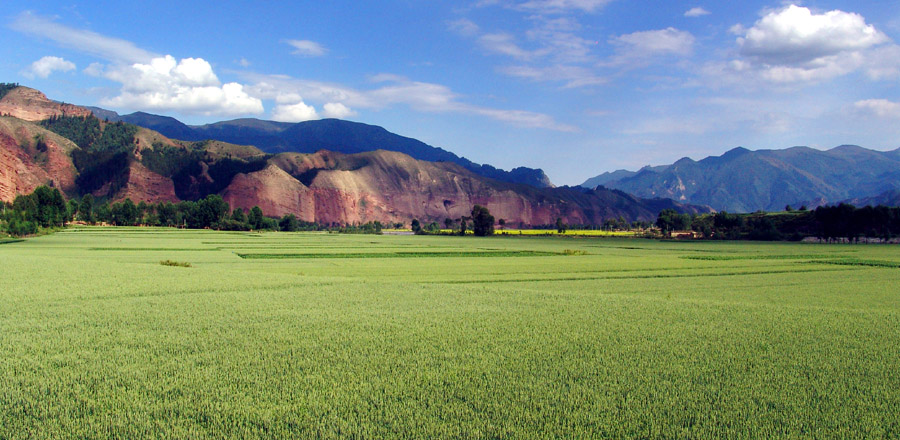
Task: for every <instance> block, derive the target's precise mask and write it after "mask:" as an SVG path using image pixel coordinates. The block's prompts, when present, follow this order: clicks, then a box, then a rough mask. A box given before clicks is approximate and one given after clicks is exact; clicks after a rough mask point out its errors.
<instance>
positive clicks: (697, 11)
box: [684, 6, 710, 17]
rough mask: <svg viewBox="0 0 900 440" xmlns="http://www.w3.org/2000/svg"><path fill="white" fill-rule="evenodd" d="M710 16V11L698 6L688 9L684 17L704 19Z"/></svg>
mask: <svg viewBox="0 0 900 440" xmlns="http://www.w3.org/2000/svg"><path fill="white" fill-rule="evenodd" d="M709 14H710V12H709V11H707V10H706V9H703V8H701V7H699V6H697V7H696V8H691V9H688V10H687V12H685V13H684V16H685V17H702V16H704V15H709Z"/></svg>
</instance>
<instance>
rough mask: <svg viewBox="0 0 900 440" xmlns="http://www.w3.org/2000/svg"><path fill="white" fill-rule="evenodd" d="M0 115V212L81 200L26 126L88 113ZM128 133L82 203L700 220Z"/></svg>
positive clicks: (27, 93) (59, 163)
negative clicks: (27, 196) (23, 197)
mask: <svg viewBox="0 0 900 440" xmlns="http://www.w3.org/2000/svg"><path fill="white" fill-rule="evenodd" d="M0 113H3V114H10V115H13V116H3V117H0V200H3V201H7V202H8V201H11V200H13V199H14V198H15V196H16V195H17V194H23V193H29V192H31V191H32V190H33V189H34V188H35V187H37V186H38V185H41V184H45V185H52V186H55V187H58V188H60V189H61V190H62V191H64V192H65V193H66V194H67V195H68V196H70V197H71V196H78V195H81V194H83V193H85V192H86V190H85V188H79V187H78V185H77V184H76V182H77V181H78V176H79V172H78V169H76V167H75V166H74V164H73V160H72V154H73V151H74V150H76V149H78V148H79V147H78V146H77V145H75V144H74V143H73V142H72V141H70V140H68V139H65V138H62V137H61V136H58V135H56V134H54V133H52V132H50V131H48V130H46V129H44V128H42V127H41V126H39V125H37V124H36V123H34V122H29V121H38V120H41V119H45V118H49V117H52V116H60V115H63V116H89V115H90V112H88V111H87V110H86V109H83V108H80V107H76V106H71V105H67V104H59V103H55V102H52V101H50V100H48V99H47V98H46V97H45V96H44V95H43V94H42V93H40V92H38V91H36V90H32V89H27V88H23V87H20V88H18V89H14V90H12V91H11V92H9V94H7V95H6V97H4V98H3V99H2V100H0ZM136 133H137V134H136V135H135V136H134V141H133V142H132V144H129V145H126V146H124V150H123V151H124V152H125V153H126V154H127V156H128V157H127V160H126V161H124V162H121V163H120V165H119V166H120V168H121V169H118V170H111V171H114V172H112V173H110V174H111V175H114V176H115V177H114V178H111V179H110V181H109V182H107V183H105V184H103V185H100V186H98V187H96V188H93V189H91V190H90V191H89V192H91V193H92V194H94V195H95V196H96V197H105V198H109V199H111V200H123V199H125V198H126V197H127V198H130V199H132V200H133V201H136V202H138V201H146V202H159V201H177V200H179V195H181V196H182V198H195V197H198V196H202V195H205V194H204V192H209V191H213V192H217V193H219V194H221V195H222V196H223V198H224V199H225V200H226V201H227V202H228V203H229V204H231V205H232V207H241V208H245V209H249V208H251V207H253V206H259V207H261V208H262V210H263V212H264V213H265V214H266V215H270V216H281V215H284V214H288V213H293V214H295V215H297V216H298V217H299V218H300V219H303V220H306V221H315V222H319V223H340V224H351V223H364V222H367V221H373V220H378V221H382V222H395V221H404V222H406V221H409V219H411V218H418V219H420V220H424V221H438V222H442V221H443V220H444V219H445V218H459V217H460V216H464V215H468V214H469V212H470V211H471V209H472V206H473V205H475V204H480V205H483V206H487V207H488V209H489V210H490V211H491V213H492V214H493V215H494V216H495V217H496V218H503V219H506V220H507V222H509V223H510V224H522V225H539V224H551V223H553V222H554V221H555V220H556V218H557V217H561V218H562V219H563V220H564V221H566V222H567V223H572V224H591V223H593V224H596V223H601V222H602V221H603V220H605V219H609V218H613V217H619V216H622V217H625V218H626V219H642V220H651V219H654V218H655V217H656V215H657V213H658V212H659V211H660V210H662V209H665V208H675V209H678V210H680V211H687V212H698V211H703V210H704V208H699V207H691V206H685V205H680V204H677V203H675V202H673V201H671V200H668V199H665V200H659V199H656V200H646V199H639V198H636V197H633V196H630V195H628V194H625V193H622V192H619V191H610V190H605V189H596V190H587V189H583V188H566V187H563V188H535V187H531V186H528V185H522V184H512V183H505V182H499V181H496V180H492V179H488V178H484V177H481V176H479V175H476V174H474V173H472V172H470V171H468V170H466V169H465V168H463V167H461V166H459V165H456V164H453V163H449V162H427V161H421V160H416V159H413V158H411V157H409V156H407V155H405V154H402V153H397V152H391V151H384V150H377V151H371V152H364V153H358V154H340V153H334V152H329V151H320V152H317V153H314V154H299V153H283V154H279V155H275V156H266V155H265V154H264V153H263V152H262V151H259V150H258V149H256V148H254V147H249V146H238V145H231V144H226V143H222V142H200V143H189V142H182V141H176V140H171V139H168V138H166V137H165V136H162V135H160V134H159V133H156V132H154V131H152V130H147V129H143V128H142V129H138V130H137V131H136ZM156 149H160V150H162V149H168V151H169V154H176V155H177V154H181V155H182V156H183V157H187V158H190V161H189V163H187V164H186V166H185V167H184V169H183V170H182V171H178V172H175V171H169V174H168V175H167V174H166V172H164V171H162V170H161V169H160V168H159V167H156V168H155V169H156V170H157V171H154V170H153V169H151V168H154V167H153V166H152V165H150V164H149V163H147V162H146V161H145V160H144V156H145V155H148V154H151V153H153V152H156ZM173 151H174V152H175V153H171V152H173ZM248 161H253V163H254V164H255V165H254V166H253V167H244V168H248V169H245V170H244V172H240V171H236V172H229V173H223V172H212V171H213V170H219V171H221V170H222V169H228V170H232V171H233V170H235V169H238V170H240V169H242V168H241V166H240V165H241V164H243V163H248ZM223 163H225V164H226V165H227V166H221V165H222V164H223ZM235 164H237V165H235ZM145 165H146V166H145ZM256 165H259V166H256ZM236 166H237V168H235V167H236ZM184 170H187V171H184ZM191 170H193V171H191ZM188 171H191V172H188ZM216 179H218V180H219V181H216ZM179 191H180V192H179Z"/></svg>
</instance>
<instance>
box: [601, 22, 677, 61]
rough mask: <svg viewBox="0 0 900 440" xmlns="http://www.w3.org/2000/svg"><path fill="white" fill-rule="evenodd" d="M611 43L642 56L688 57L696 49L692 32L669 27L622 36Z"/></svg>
mask: <svg viewBox="0 0 900 440" xmlns="http://www.w3.org/2000/svg"><path fill="white" fill-rule="evenodd" d="M610 43H611V44H614V45H617V46H619V47H622V48H623V49H624V50H625V51H626V52H628V53H634V54H638V55H640V56H650V55H658V54H674V55H688V54H690V53H691V51H692V50H693V47H694V36H693V35H691V33H690V32H687V31H680V30H678V29H675V28H673V27H669V28H666V29H660V30H654V31H641V32H634V33H631V34H625V35H620V36H618V37H615V38H613V39H612V40H610Z"/></svg>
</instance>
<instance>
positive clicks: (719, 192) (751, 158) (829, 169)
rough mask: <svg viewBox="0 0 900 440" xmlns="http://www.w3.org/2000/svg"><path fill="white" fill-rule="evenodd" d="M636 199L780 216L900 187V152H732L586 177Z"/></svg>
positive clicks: (842, 149) (589, 182)
mask: <svg viewBox="0 0 900 440" xmlns="http://www.w3.org/2000/svg"><path fill="white" fill-rule="evenodd" d="M596 185H603V186H605V187H608V188H616V189H620V190H622V191H626V192H628V193H631V194H635V195H637V196H639V197H668V198H672V199H675V200H678V201H680V202H684V203H692V204H700V205H709V206H711V207H713V208H714V209H717V210H726V211H730V212H753V211H757V210H767V211H777V210H781V209H783V208H784V207H785V205H794V206H799V205H801V204H804V203H809V201H817V203H816V204H828V203H835V202H838V201H842V200H848V199H864V198H867V197H874V196H877V195H879V194H882V193H885V192H887V191H891V190H896V189H900V150H894V151H888V152H881V151H874V150H869V149H865V148H862V147H858V146H851V145H843V146H840V147H836V148H832V149H830V150H827V151H821V150H816V149H812V148H808V147H793V148H788V149H785V150H759V151H750V150H747V149H744V148H735V149H733V150H731V151H729V152H727V153H725V154H723V155H722V156H711V157H707V158H705V159H703V160H700V161H694V160H692V159H689V158H683V159H681V160H679V161H677V162H675V163H674V164H671V165H664V166H657V167H645V168H643V169H641V170H639V171H637V172H627V171H616V172H615V173H604V174H601V175H600V176H597V177H595V178H592V179H588V180H587V181H586V182H585V183H583V184H582V186H585V187H594V186H596Z"/></svg>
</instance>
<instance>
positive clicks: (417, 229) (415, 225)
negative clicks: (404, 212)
mask: <svg viewBox="0 0 900 440" xmlns="http://www.w3.org/2000/svg"><path fill="white" fill-rule="evenodd" d="M410 229H412V231H413V234H421V233H422V224H421V223H419V219H417V218H414V219H413V221H412V223H410Z"/></svg>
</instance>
